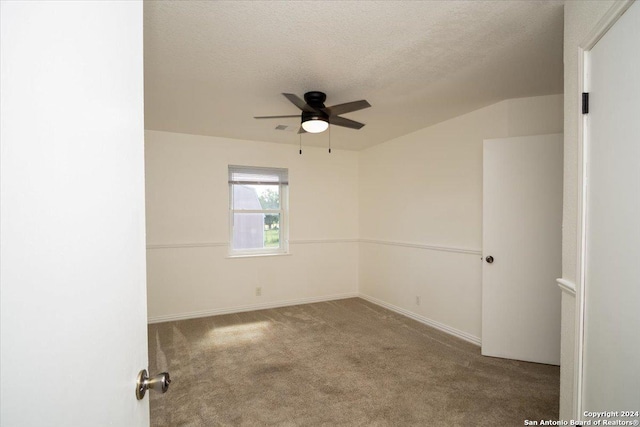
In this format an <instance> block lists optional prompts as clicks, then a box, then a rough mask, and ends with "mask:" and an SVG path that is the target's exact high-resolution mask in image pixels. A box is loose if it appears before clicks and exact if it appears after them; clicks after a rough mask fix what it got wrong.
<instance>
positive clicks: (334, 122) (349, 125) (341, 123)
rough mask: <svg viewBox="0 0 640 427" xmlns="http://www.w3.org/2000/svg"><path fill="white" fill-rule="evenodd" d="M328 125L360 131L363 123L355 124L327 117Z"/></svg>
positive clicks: (342, 118)
mask: <svg viewBox="0 0 640 427" xmlns="http://www.w3.org/2000/svg"><path fill="white" fill-rule="evenodd" d="M329 123H331V124H332V125H336V126H344V127H346V128H351V129H360V128H361V127H362V126H364V123H360V122H356V121H355V120H349V119H345V118H344V117H338V116H331V117H329Z"/></svg>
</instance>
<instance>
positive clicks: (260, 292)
mask: <svg viewBox="0 0 640 427" xmlns="http://www.w3.org/2000/svg"><path fill="white" fill-rule="evenodd" d="M256 296H257V297H259V296H262V287H260V286H258V287H257V288H256Z"/></svg>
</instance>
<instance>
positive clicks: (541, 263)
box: [482, 134, 563, 365]
mask: <svg viewBox="0 0 640 427" xmlns="http://www.w3.org/2000/svg"><path fill="white" fill-rule="evenodd" d="M562 156H563V143H562V134H554V135H541V136H527V137H518V138H503V139H491V140H485V141H484V158H483V169H484V172H483V177H484V181H483V233H482V235H483V238H482V239H483V242H482V246H483V254H484V260H483V267H482V354H483V355H485V356H495V357H504V358H509V359H518V360H525V361H530V362H538V363H548V364H554V365H558V364H559V363H560V290H559V289H558V287H557V285H556V278H558V277H560V276H561V270H562V258H561V250H562V247H561V245H562V237H561V236H562ZM489 257H492V258H493V262H492V263H489V262H488V261H491V258H489Z"/></svg>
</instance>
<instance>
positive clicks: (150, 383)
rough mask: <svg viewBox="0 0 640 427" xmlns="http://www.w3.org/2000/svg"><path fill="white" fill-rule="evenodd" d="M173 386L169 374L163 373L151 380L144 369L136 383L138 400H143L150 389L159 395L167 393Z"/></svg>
mask: <svg viewBox="0 0 640 427" xmlns="http://www.w3.org/2000/svg"><path fill="white" fill-rule="evenodd" d="M169 384H171V378H169V373H168V372H162V373H160V374H158V375H156V376H154V377H152V378H149V375H148V374H147V370H146V369H143V370H142V371H140V372H139V373H138V379H137V381H136V398H137V399H138V400H142V398H143V397H144V395H145V393H146V392H147V390H148V389H151V390H155V391H157V392H159V393H166V392H167V390H168V389H169Z"/></svg>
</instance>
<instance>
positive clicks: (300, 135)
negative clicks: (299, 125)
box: [298, 133, 302, 154]
mask: <svg viewBox="0 0 640 427" xmlns="http://www.w3.org/2000/svg"><path fill="white" fill-rule="evenodd" d="M298 136H299V137H300V154H302V134H301V133H299V134H298Z"/></svg>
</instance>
